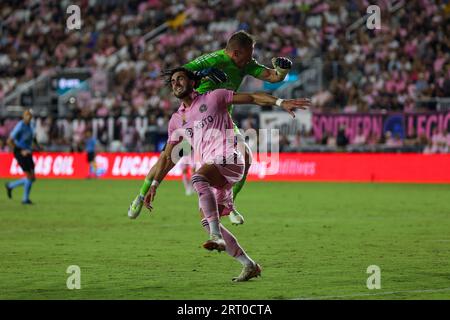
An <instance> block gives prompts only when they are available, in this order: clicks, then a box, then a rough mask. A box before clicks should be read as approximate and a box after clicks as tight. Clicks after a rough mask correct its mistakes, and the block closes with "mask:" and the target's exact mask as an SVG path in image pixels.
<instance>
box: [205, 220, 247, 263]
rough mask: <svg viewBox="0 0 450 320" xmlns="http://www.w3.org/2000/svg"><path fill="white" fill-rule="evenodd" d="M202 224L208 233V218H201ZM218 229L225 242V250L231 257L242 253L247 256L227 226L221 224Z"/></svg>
mask: <svg viewBox="0 0 450 320" xmlns="http://www.w3.org/2000/svg"><path fill="white" fill-rule="evenodd" d="M202 226H203V227H204V228H205V229H206V231H207V232H208V233H209V232H210V231H209V224H208V220H206V219H202ZM220 231H221V232H222V237H223V240H225V243H226V251H227V253H228V254H229V255H230V256H232V257H233V258H237V257H239V256H242V255H245V256H247V254H246V253H245V251H244V249H242V248H241V246H240V245H239V242H237V239H236V238H235V237H234V236H233V234H232V233H231V232H230V231H228V229H227V228H225V227H224V226H223V225H220ZM247 257H248V256H247Z"/></svg>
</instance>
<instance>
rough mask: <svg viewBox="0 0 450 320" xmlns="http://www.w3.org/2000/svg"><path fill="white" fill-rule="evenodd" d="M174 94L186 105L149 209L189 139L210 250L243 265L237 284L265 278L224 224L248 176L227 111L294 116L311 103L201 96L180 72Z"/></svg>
mask: <svg viewBox="0 0 450 320" xmlns="http://www.w3.org/2000/svg"><path fill="white" fill-rule="evenodd" d="M168 82H169V83H170V86H171V89H172V92H173V94H174V95H175V97H177V98H178V99H180V100H181V105H180V107H179V109H178V111H177V112H175V113H174V114H173V115H172V117H171V119H170V121H169V128H168V137H169V138H168V141H167V147H166V151H165V153H164V155H165V156H164V157H163V158H162V159H161V161H160V162H159V163H158V165H157V168H156V173H155V178H154V180H153V182H152V184H151V187H150V189H149V191H148V192H147V194H146V195H145V199H144V204H145V206H146V207H147V208H148V209H149V210H152V209H153V207H152V203H153V201H154V199H155V196H156V190H157V188H158V186H159V184H160V183H161V181H162V180H163V179H164V177H165V176H166V175H167V173H168V172H169V171H170V170H171V169H172V168H173V167H174V166H175V163H176V162H177V161H178V160H179V150H177V148H176V145H178V144H179V143H180V142H181V141H182V140H183V139H184V140H187V141H188V142H189V144H190V145H191V146H192V148H193V151H194V159H195V160H196V161H199V162H200V168H199V169H198V170H197V171H196V173H195V174H194V175H193V176H192V185H193V187H194V189H195V191H196V192H197V194H198V197H199V206H200V214H201V216H202V225H203V227H204V228H205V229H206V230H207V231H208V232H209V235H210V237H209V240H207V241H206V242H205V243H204V244H203V247H204V248H205V249H207V250H218V251H224V250H226V252H227V253H228V254H229V255H231V256H232V257H234V258H236V259H237V260H238V261H239V262H241V263H242V265H243V270H242V272H241V274H240V275H239V276H238V277H236V278H233V281H238V282H239V281H247V280H249V279H251V278H254V277H257V276H259V275H260V274H261V268H260V266H259V265H258V264H257V263H256V262H254V261H253V260H252V259H251V258H250V257H249V256H248V255H247V253H246V252H245V251H244V249H242V247H241V246H240V245H239V243H238V242H237V240H236V238H235V237H234V236H233V234H232V233H231V232H230V231H229V230H227V229H226V228H225V227H224V226H223V225H221V224H220V220H219V219H220V217H221V216H225V215H228V214H229V213H230V212H231V211H232V210H233V195H232V186H233V184H234V183H236V182H238V181H240V180H241V179H242V176H243V174H244V157H243V155H242V153H241V152H240V151H239V149H238V148H237V146H236V144H235V139H234V138H235V133H234V130H233V121H232V120H231V117H230V115H229V113H228V111H227V107H228V106H229V105H231V104H234V105H240V104H247V105H248V104H257V105H260V106H272V105H277V106H280V107H282V108H283V109H284V110H286V111H287V112H289V113H290V114H291V115H292V116H294V117H295V114H294V112H293V110H294V109H306V108H307V107H308V106H309V105H310V101H309V99H289V100H283V99H277V98H276V97H273V96H271V95H269V94H266V93H235V92H233V91H231V90H227V89H217V90H213V91H209V92H207V93H205V94H200V93H198V92H196V91H194V87H195V85H196V77H195V75H194V74H193V73H192V72H191V71H189V70H187V69H185V68H183V67H181V68H176V69H173V70H172V71H171V72H170V73H169V80H168Z"/></svg>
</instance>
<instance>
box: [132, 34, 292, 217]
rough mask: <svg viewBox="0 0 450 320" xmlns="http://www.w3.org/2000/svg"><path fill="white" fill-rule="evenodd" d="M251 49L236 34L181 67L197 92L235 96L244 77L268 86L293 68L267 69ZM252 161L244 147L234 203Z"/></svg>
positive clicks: (276, 61)
mask: <svg viewBox="0 0 450 320" xmlns="http://www.w3.org/2000/svg"><path fill="white" fill-rule="evenodd" d="M254 45H255V41H254V39H253V37H252V36H251V35H249V34H248V33H246V32H244V31H238V32H236V33H234V34H233V35H232V36H231V37H230V39H229V40H228V42H227V46H226V48H225V49H222V50H218V51H215V52H212V53H208V54H205V55H203V56H200V57H198V58H196V59H195V60H193V61H191V62H189V63H187V64H185V65H184V67H185V68H186V69H189V70H191V71H194V72H195V73H196V75H197V76H198V77H199V78H201V82H200V84H199V86H198V87H197V88H196V91H198V92H199V93H205V92H208V91H211V90H215V89H219V88H225V89H229V90H233V91H235V92H236V91H237V90H238V89H239V87H240V85H241V83H242V81H243V79H244V77H245V76H246V75H250V76H253V77H255V78H258V79H261V80H264V81H268V82H280V81H283V80H284V78H285V77H286V75H287V74H288V72H289V70H290V69H291V67H292V62H291V61H290V60H289V59H287V58H283V57H278V58H273V59H272V64H273V66H274V69H270V68H267V67H266V66H263V65H261V64H259V63H258V62H257V61H256V60H255V59H254V58H252V56H253V48H254ZM232 111H233V108H232V106H231V107H230V108H229V110H228V112H229V113H230V116H231V115H232ZM234 131H235V133H236V136H237V137H238V139H241V142H243V137H242V135H241V134H240V132H239V129H238V128H237V126H236V124H234ZM244 143H245V142H244ZM161 156H162V154H161ZM161 156H160V159H161ZM251 160H252V156H251V151H250V148H249V147H248V146H247V145H245V171H244V177H243V178H242V180H241V181H239V182H238V183H236V184H235V185H234V187H233V200H234V199H236V196H237V195H238V193H239V192H240V191H241V189H242V187H243V186H244V184H245V180H246V178H247V174H248V170H249V168H250V165H251ZM158 162H159V161H158ZM157 165H158V164H155V165H154V166H153V167H152V169H151V170H150V172H149V173H148V174H147V177H146V178H145V181H144V183H143V185H142V187H141V189H140V192H139V194H138V195H137V196H136V198H135V199H134V200H133V202H132V203H131V205H130V207H129V209H128V217H129V218H131V219H135V218H137V216H138V215H139V213H140V212H141V209H142V205H143V201H144V197H145V194H146V193H147V191H148V189H149V188H150V185H151V183H152V180H153V177H154V174H155V170H156V167H157ZM229 217H230V220H231V223H232V224H235V225H238V224H243V223H244V217H243V216H242V214H240V213H239V212H238V211H237V210H234V211H233V212H231V213H230V215H229Z"/></svg>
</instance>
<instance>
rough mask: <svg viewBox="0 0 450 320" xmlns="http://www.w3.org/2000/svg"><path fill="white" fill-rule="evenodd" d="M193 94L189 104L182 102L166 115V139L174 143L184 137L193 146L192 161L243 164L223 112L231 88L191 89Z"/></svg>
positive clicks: (225, 110) (231, 130)
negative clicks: (169, 115)
mask: <svg viewBox="0 0 450 320" xmlns="http://www.w3.org/2000/svg"><path fill="white" fill-rule="evenodd" d="M193 97H194V99H193V101H192V104H191V106H190V107H186V106H185V105H184V103H182V104H181V106H180V107H179V109H178V111H177V112H175V113H174V114H173V115H172V117H171V118H170V121H169V132H168V133H169V139H168V143H170V144H177V143H179V142H180V141H181V140H182V139H186V140H187V141H188V142H189V144H190V145H191V146H192V147H193V149H194V159H195V162H196V163H197V162H199V163H200V164H205V163H216V164H222V163H236V162H237V163H239V164H243V163H244V160H243V157H242V154H241V153H240V152H238V151H237V149H236V147H235V143H234V138H235V136H234V131H233V122H232V120H231V118H230V115H229V113H228V112H227V106H228V105H230V104H231V102H232V99H233V91H231V90H226V89H217V90H213V91H209V92H207V93H205V94H199V93H198V92H194V93H193Z"/></svg>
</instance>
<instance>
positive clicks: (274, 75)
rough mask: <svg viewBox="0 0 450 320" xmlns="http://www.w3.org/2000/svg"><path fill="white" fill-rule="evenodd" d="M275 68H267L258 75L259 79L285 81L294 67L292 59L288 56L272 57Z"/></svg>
mask: <svg viewBox="0 0 450 320" xmlns="http://www.w3.org/2000/svg"><path fill="white" fill-rule="evenodd" d="M272 65H273V67H274V69H265V70H264V71H263V72H261V74H260V75H259V76H258V79H260V80H264V81H268V82H280V81H283V80H284V78H285V77H286V75H287V74H288V73H289V71H290V70H291V68H292V61H291V60H289V59H288V58H284V57H278V58H273V59H272Z"/></svg>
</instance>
